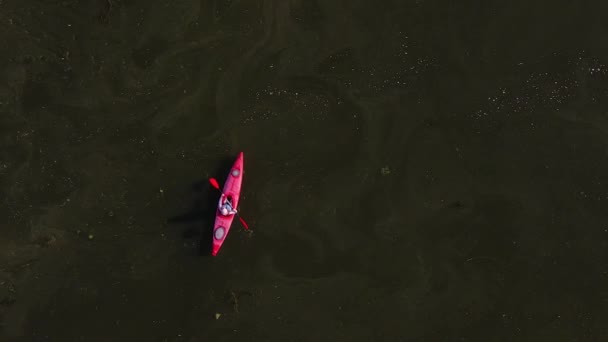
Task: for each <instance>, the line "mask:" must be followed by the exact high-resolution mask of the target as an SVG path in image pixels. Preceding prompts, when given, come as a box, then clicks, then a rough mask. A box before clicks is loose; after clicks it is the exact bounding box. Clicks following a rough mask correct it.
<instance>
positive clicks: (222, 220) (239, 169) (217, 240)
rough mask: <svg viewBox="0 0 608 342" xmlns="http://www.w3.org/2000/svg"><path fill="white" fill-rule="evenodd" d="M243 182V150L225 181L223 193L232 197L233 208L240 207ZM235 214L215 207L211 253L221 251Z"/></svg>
mask: <svg viewBox="0 0 608 342" xmlns="http://www.w3.org/2000/svg"><path fill="white" fill-rule="evenodd" d="M242 182H243V152H241V153H239V155H238V157H237V158H236V160H235V161H234V164H233V165H232V168H231V169H230V173H229V174H228V177H227V178H226V183H224V188H223V190H222V193H223V194H224V195H226V196H227V197H230V198H231V203H232V206H233V208H235V209H236V208H238V205H239V197H240V195H241V184H242ZM234 216H235V215H228V216H224V215H222V214H221V213H220V211H219V208H218V207H216V208H215V223H214V225H213V250H212V251H211V255H213V256H216V255H217V253H218V252H219V250H220V248H221V247H222V244H223V243H224V240H226V236H227V235H228V232H229V231H230V226H231V225H232V221H233V220H234Z"/></svg>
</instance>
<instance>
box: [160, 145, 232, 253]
mask: <svg viewBox="0 0 608 342" xmlns="http://www.w3.org/2000/svg"><path fill="white" fill-rule="evenodd" d="M233 163H234V157H233V156H230V157H226V158H223V159H222V160H221V161H220V163H219V166H218V167H217V168H216V169H215V170H214V171H215V172H213V173H210V175H209V177H214V178H215V179H217V181H218V182H219V183H220V186H224V181H225V180H226V179H225V178H226V175H227V174H228V172H230V168H231V167H232V164H233ZM191 190H192V193H193V197H192V199H191V200H190V201H191V202H192V204H191V209H190V210H188V211H187V212H185V213H183V214H179V215H175V216H172V217H170V218H169V219H168V220H167V222H168V223H169V224H182V225H186V229H185V230H184V231H183V232H182V237H183V238H184V239H186V240H193V239H196V238H198V239H199V241H198V242H199V243H198V247H199V248H198V254H199V255H203V256H210V255H211V249H212V245H213V224H214V222H215V213H216V208H217V201H218V200H219V198H220V192H219V191H218V190H217V189H215V188H214V187H212V186H211V184H210V183H209V179H202V180H198V181H196V182H194V183H193V184H192V186H191Z"/></svg>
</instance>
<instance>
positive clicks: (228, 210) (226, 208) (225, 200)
mask: <svg viewBox="0 0 608 342" xmlns="http://www.w3.org/2000/svg"><path fill="white" fill-rule="evenodd" d="M218 209H219V211H220V214H222V215H223V216H229V215H234V214H236V213H237V211H236V209H234V208H233V207H232V201H231V198H230V197H226V195H224V194H222V197H220V202H219V204H218Z"/></svg>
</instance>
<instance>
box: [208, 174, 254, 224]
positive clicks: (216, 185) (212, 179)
mask: <svg viewBox="0 0 608 342" xmlns="http://www.w3.org/2000/svg"><path fill="white" fill-rule="evenodd" d="M209 183H211V185H212V186H213V187H214V188H216V189H218V190H219V191H220V192H221V193H222V195H223V194H224V192H223V191H222V189H220V184H219V183H218V182H217V180H216V179H215V178H209ZM236 215H237V216H238V217H239V221H241V223H242V224H243V227H245V229H249V225H248V224H247V222H245V220H243V218H242V217H241V215H240V214H239V213H238V211H237V213H236Z"/></svg>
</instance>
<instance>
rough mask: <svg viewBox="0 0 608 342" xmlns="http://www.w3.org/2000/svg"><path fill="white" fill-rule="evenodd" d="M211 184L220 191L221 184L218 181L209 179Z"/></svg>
mask: <svg viewBox="0 0 608 342" xmlns="http://www.w3.org/2000/svg"><path fill="white" fill-rule="evenodd" d="M209 183H211V185H212V186H213V187H214V188H216V189H218V190H219V189H220V185H219V183H218V182H217V180H215V178H209Z"/></svg>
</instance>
